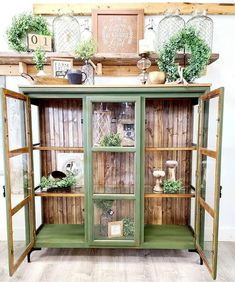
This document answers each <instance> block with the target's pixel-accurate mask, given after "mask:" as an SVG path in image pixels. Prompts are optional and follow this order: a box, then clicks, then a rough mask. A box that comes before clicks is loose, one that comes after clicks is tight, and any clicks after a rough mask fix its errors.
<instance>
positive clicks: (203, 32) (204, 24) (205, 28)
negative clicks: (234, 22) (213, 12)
mask: <svg viewBox="0 0 235 282" xmlns="http://www.w3.org/2000/svg"><path fill="white" fill-rule="evenodd" d="M186 26H192V27H194V28H195V29H196V30H197V31H198V33H199V36H200V37H201V38H202V39H203V40H204V41H205V42H206V43H207V45H208V46H209V47H210V48H211V50H212V43H213V21H212V19H211V18H209V17H208V16H207V15H206V10H195V11H193V14H192V18H191V19H189V20H188V22H187V23H186Z"/></svg>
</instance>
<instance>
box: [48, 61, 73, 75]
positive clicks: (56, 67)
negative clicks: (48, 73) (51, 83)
mask: <svg viewBox="0 0 235 282" xmlns="http://www.w3.org/2000/svg"><path fill="white" fill-rule="evenodd" d="M51 66H52V74H53V76H54V77H61V78H62V77H65V76H66V74H67V71H68V70H70V69H72V67H73V59H70V58H51Z"/></svg>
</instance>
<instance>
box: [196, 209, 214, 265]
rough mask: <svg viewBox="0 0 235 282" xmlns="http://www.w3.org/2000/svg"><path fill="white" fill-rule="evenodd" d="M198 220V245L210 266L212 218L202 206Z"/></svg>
mask: <svg viewBox="0 0 235 282" xmlns="http://www.w3.org/2000/svg"><path fill="white" fill-rule="evenodd" d="M199 220H200V222H199V226H200V233H199V245H200V247H201V249H202V250H203V253H204V255H205V256H206V259H207V261H208V263H209V265H210V267H211V266H212V260H213V218H212V217H211V216H210V214H209V213H208V212H207V211H206V210H205V209H203V207H202V206H200V218H199Z"/></svg>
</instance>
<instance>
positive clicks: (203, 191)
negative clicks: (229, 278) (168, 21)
mask: <svg viewBox="0 0 235 282" xmlns="http://www.w3.org/2000/svg"><path fill="white" fill-rule="evenodd" d="M222 116H223V89H216V90H214V91H212V92H209V93H206V94H205V95H203V96H201V98H200V105H199V140H198V164H197V198H196V205H197V209H196V230H195V231H196V232H195V234H196V247H197V250H198V253H199V254H200V256H201V258H202V259H203V261H204V263H205V264H206V266H207V267H208V269H209V271H210V273H211V275H212V277H213V279H215V278H216V272H217V248H218V220H219V201H220V162H221V135H222Z"/></svg>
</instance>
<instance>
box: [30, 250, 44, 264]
mask: <svg viewBox="0 0 235 282" xmlns="http://www.w3.org/2000/svg"><path fill="white" fill-rule="evenodd" d="M33 251H41V248H32V250H30V252H29V253H28V254H27V261H28V263H30V262H31V254H32V252H33Z"/></svg>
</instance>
